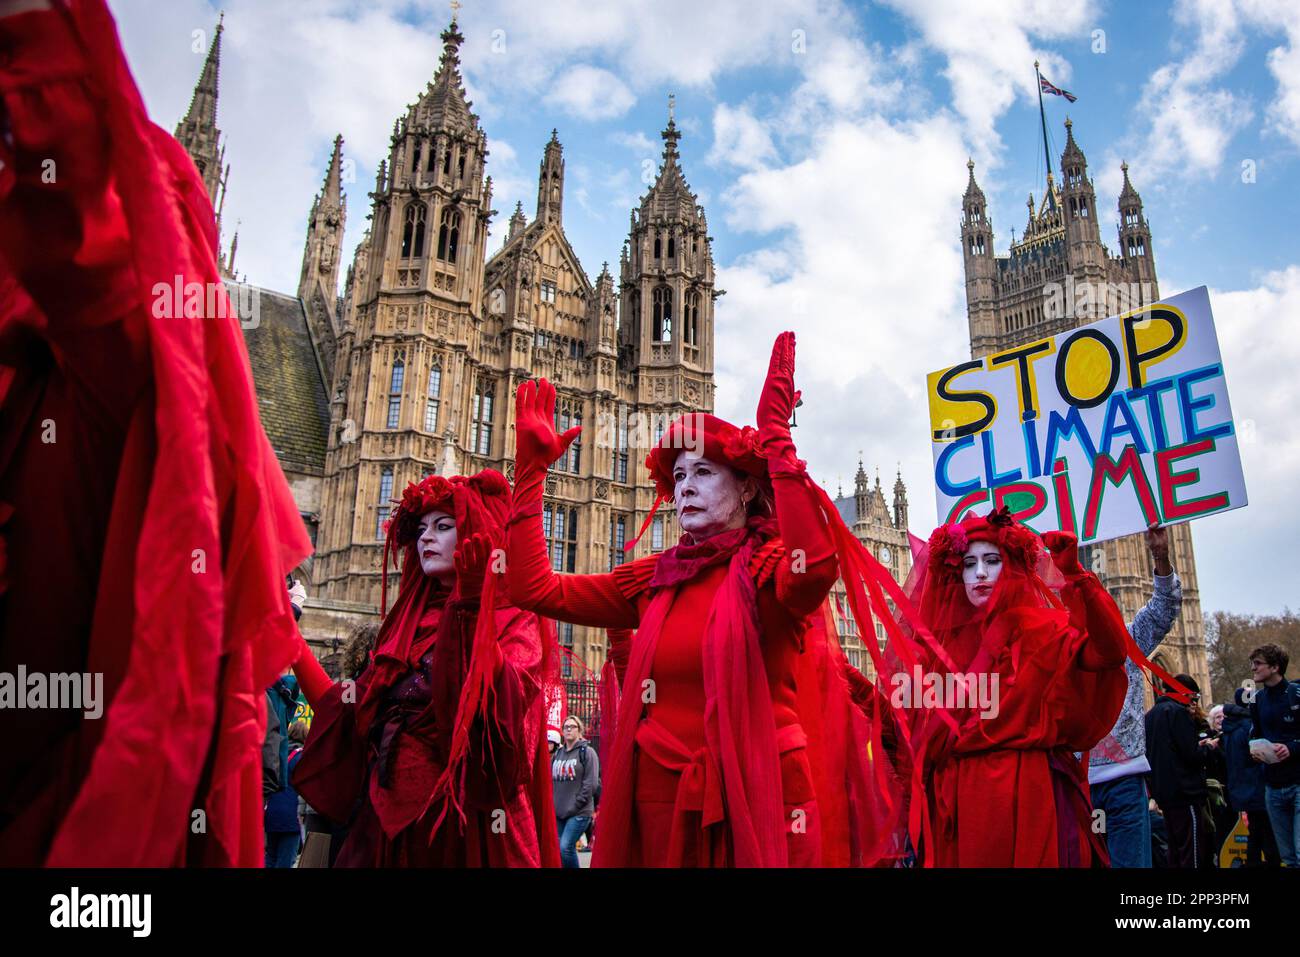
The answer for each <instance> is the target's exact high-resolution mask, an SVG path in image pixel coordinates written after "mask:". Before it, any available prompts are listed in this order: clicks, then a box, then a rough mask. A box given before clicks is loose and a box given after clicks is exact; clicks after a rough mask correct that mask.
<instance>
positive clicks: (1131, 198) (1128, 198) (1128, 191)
mask: <svg viewBox="0 0 1300 957" xmlns="http://www.w3.org/2000/svg"><path fill="white" fill-rule="evenodd" d="M1119 168H1120V170H1121V171H1122V172H1123V174H1124V187H1123V188H1122V189H1121V190H1120V191H1119V204H1120V206H1127V205H1138V206H1141V205H1142V197H1141V196H1139V195H1138V191H1137V190H1136V189H1134V188H1133V184H1132V183H1131V182H1129V178H1128V161H1127V160H1125V161H1124V162H1122V163H1120V164H1119Z"/></svg>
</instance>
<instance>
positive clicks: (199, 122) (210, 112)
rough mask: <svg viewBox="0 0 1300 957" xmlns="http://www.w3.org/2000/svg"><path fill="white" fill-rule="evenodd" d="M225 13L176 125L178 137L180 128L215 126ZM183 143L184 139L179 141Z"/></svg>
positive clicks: (207, 127) (218, 24) (219, 20)
mask: <svg viewBox="0 0 1300 957" xmlns="http://www.w3.org/2000/svg"><path fill="white" fill-rule="evenodd" d="M225 19H226V15H225V14H224V13H222V14H221V16H220V18H219V19H218V20H217V29H216V32H215V33H214V34H213V37H212V45H211V46H209V47H208V56H207V59H206V60H204V61H203V72H202V73H200V74H199V82H198V83H197V84H196V85H195V87H194V95H193V96H191V97H190V108H189V110H188V111H187V112H186V113H185V119H183V120H181V121H180V123H179V124H177V126H176V137H177V139H180V137H181V131H182V129H185V130H195V129H208V130H215V129H216V126H217V81H218V74H219V72H220V69H221V34H222V32H223V31H224V30H225ZM181 142H182V143H184V140H182V141H181Z"/></svg>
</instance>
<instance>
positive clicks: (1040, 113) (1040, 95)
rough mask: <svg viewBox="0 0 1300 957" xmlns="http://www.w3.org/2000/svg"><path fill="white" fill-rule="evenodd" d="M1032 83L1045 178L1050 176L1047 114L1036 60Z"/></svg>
mask: <svg viewBox="0 0 1300 957" xmlns="http://www.w3.org/2000/svg"><path fill="white" fill-rule="evenodd" d="M1034 79H1035V80H1036V81H1037V82H1036V83H1035V84H1034V85H1035V86H1037V87H1038V119H1039V120H1040V121H1041V122H1042V124H1043V159H1045V160H1046V161H1047V178H1048V179H1049V180H1050V179H1051V178H1052V154H1051V153H1049V152H1048V151H1047V114H1046V113H1045V112H1044V111H1043V77H1042V74H1040V73H1039V72H1038V61H1037V60H1035V61H1034Z"/></svg>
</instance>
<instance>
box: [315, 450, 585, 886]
mask: <svg viewBox="0 0 1300 957" xmlns="http://www.w3.org/2000/svg"><path fill="white" fill-rule="evenodd" d="M434 510H439V511H443V512H446V513H447V514H449V515H451V516H452V517H453V518H454V519H455V521H456V528H457V535H458V538H460V539H467V538H469V537H470V536H473V535H485V536H487V537H488V538H489V539H490V541H491V542H492V543H493V545H494V546H496V545H498V544H499V543H500V542H501V539H502V536H503V522H504V519H505V516H507V515H508V514H509V511H510V490H509V485H508V484H507V483H506V481H505V478H504V477H503V476H502V475H501V474H500V473H498V472H495V471H492V470H490V469H489V470H484V471H483V472H480V473H478V474H477V475H474V476H470V477H464V476H453V477H451V478H450V479H447V478H443V477H441V476H429V477H427V478H426V479H424V480H423V481H422V482H420V483H418V484H416V483H412V484H411V485H409V486H408V487H407V489H406V490H405V492H404V493H403V497H402V500H401V502H400V503H399V505H398V507H397V509H396V510H395V511H394V513H393V518H392V520H391V521H390V523H389V525H388V528H387V534H386V546H385V556H388V555H394V556H397V555H400V556H401V557H402V578H401V585H400V587H399V590H398V595H397V599H396V600H395V601H394V603H393V607H392V608H391V609H390V610H389V612H388V614H387V615H386V616H385V619H384V623H383V625H382V626H381V629H380V634H379V637H378V640H377V647H376V651H375V654H374V658H373V661H372V664H371V666H370V667H369V668H368V669H367V670H366V672H365V673H364V674H363V675H362V678H361V680H360V681H359V682H358V688H357V691H358V693H359V697H358V705H357V707H356V708H355V709H347V708H344V707H342V706H341V703H340V701H339V700H338V699H339V696H338V695H337V694H331V695H329V696H327V698H326V700H325V701H324V702H323V703H322V706H321V707H320V708H319V709H318V715H317V722H319V724H320V727H319V733H318V728H317V726H316V724H315V723H314V724H313V728H312V736H311V738H310V739H309V740H308V742H307V747H306V749H305V750H304V754H303V758H302V760H301V762H300V763H299V766H298V771H297V773H296V774H295V784H296V785H297V786H298V788H299V790H300V792H302V793H303V795H304V796H305V797H306V798H307V799H308V800H309V801H311V803H312V805H313V806H314V807H316V809H317V810H318V811H320V812H321V813H323V814H325V815H326V816H327V817H329V818H331V819H333V820H335V821H338V822H340V823H342V822H346V821H348V820H349V818H350V817H352V815H353V813H354V805H355V802H356V801H357V796H358V795H359V794H361V793H362V791H363V789H364V790H365V794H366V795H367V796H368V801H363V802H362V807H361V810H360V812H358V813H359V817H358V821H359V822H360V824H359V825H354V832H356V831H358V830H366V829H368V830H369V831H370V832H373V833H374V835H375V837H374V839H373V841H372V842H370V843H367V842H366V841H365V840H357V839H356V838H355V837H350V838H349V841H350V844H349V846H348V854H347V857H346V859H345V858H342V857H341V858H340V861H341V862H342V863H347V864H352V863H358V864H392V865H397V866H420V865H424V866H480V865H482V866H527V865H530V864H531V865H532V866H536V865H537V864H540V865H541V866H544V867H558V866H559V863H560V860H559V841H558V835H557V834H556V829H555V814H554V807H553V801H552V786H551V778H550V760H549V753H548V751H547V748H546V730H545V726H546V704H547V701H548V700H550V698H551V696H552V695H553V693H554V688H555V685H556V684H558V680H559V669H558V662H557V659H556V654H555V648H556V640H555V634H554V626H553V625H552V624H551V623H550V622H549V621H548V620H546V619H545V618H542V617H540V616H538V615H534V614H531V613H528V612H523V611H520V610H519V609H515V608H512V607H510V606H509V605H508V604H507V603H506V602H504V601H501V600H500V598H499V591H498V579H499V576H498V575H497V574H494V573H493V568H492V562H493V561H494V560H495V558H496V556H495V555H494V556H493V557H492V558H490V559H489V566H488V568H487V570H486V572H485V575H484V580H483V583H482V592H481V594H480V595H479V596H478V599H477V601H476V602H472V603H471V604H470V605H467V604H466V603H465V602H464V601H462V600H461V599H460V598H459V594H460V591H461V588H462V586H463V585H464V583H460V582H458V584H457V588H456V589H455V590H453V591H452V592H451V593H450V594H448V593H447V591H446V590H445V589H444V588H443V587H442V586H441V585H440V584H439V582H438V579H435V578H431V577H429V576H427V575H425V574H424V573H423V570H422V569H421V567H420V562H419V557H418V554H417V550H416V546H415V543H416V539H417V538H418V523H419V520H420V518H421V517H422V516H424V515H426V514H427V513H429V512H430V511H434ZM387 572H388V563H387V560H386V561H385V564H384V575H385V579H386V578H387ZM385 590H386V589H385ZM471 605H472V607H471ZM471 619H472V621H473V626H472V631H469V630H468V629H469V625H468V622H469V621H470V620H471ZM431 649H432V650H431ZM430 650H431V653H432V656H433V657H432V662H431V667H430V672H431V674H430V684H431V695H430V704H429V706H428V708H427V709H425V711H424V712H423V713H422V714H420V715H418V716H415V717H413V718H412V719H410V721H409V722H408V724H407V725H406V726H405V727H406V733H408V734H413V735H415V737H416V741H417V743H416V744H415V745H414V746H412V747H406V748H398V749H397V753H398V754H399V756H401V757H400V760H399V764H398V767H397V768H396V769H395V770H394V772H393V775H394V780H393V782H392V783H391V786H389V785H388V784H384V783H383V782H380V781H379V780H378V778H377V774H378V772H377V771H376V769H375V767H374V766H373V765H372V764H371V763H370V762H369V761H368V751H367V748H368V742H370V741H371V739H372V738H373V737H374V736H375V735H374V732H375V730H376V723H377V721H379V720H380V717H381V715H383V714H385V708H387V707H389V706H390V704H391V692H392V691H393V689H394V688H395V687H396V686H398V685H399V684H400V683H402V682H403V681H404V680H407V679H408V678H409V676H410V675H412V673H413V672H415V671H418V670H419V669H420V667H421V658H422V656H424V655H425V654H426V652H430ZM313 704H315V703H314V702H313ZM386 727H387V726H386ZM385 733H387V732H385ZM393 747H396V746H395V745H394V746H393ZM399 777H400V778H403V779H404V780H398V779H397V778H399ZM484 808H487V809H489V810H492V809H499V810H501V811H503V812H504V814H505V819H504V821H503V822H502V823H504V825H505V829H504V833H502V832H500V831H494V830H492V826H493V824H494V823H495V822H494V820H493V819H492V818H491V815H490V814H488V813H486V812H483V809H484ZM471 809H472V810H471ZM374 817H377V818H378V822H373V821H372V819H373V818H374ZM376 823H377V824H378V825H382V831H383V837H382V838H381V837H380V836H379V827H378V826H376ZM494 838H495V839H494ZM416 843H418V844H419V845H421V846H415V844H416ZM353 844H355V845H356V846H355V848H354V847H353V846H352V845H353ZM426 844H427V845H428V846H427V847H426V846H423V845H426Z"/></svg>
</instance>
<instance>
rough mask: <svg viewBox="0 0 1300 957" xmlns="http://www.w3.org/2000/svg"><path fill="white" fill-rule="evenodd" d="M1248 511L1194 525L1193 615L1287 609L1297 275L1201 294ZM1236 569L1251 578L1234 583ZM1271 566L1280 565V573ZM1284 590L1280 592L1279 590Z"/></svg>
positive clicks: (1299, 439)
mask: <svg viewBox="0 0 1300 957" xmlns="http://www.w3.org/2000/svg"><path fill="white" fill-rule="evenodd" d="M1210 304H1211V306H1212V308H1213V309H1214V318H1215V327H1216V329H1217V330H1218V333H1219V347H1220V349H1221V351H1222V353H1223V364H1224V370H1225V373H1226V375H1227V380H1228V389H1229V396H1230V398H1231V400H1232V414H1233V419H1234V420H1235V421H1236V423H1237V434H1238V441H1239V444H1240V448H1241V456H1242V468H1243V470H1244V471H1245V474H1246V491H1247V494H1248V495H1249V497H1250V504H1249V505H1248V506H1247V507H1245V508H1242V509H1237V510H1236V511H1232V512H1226V513H1224V514H1223V515H1220V516H1214V517H1211V518H1206V519H1202V520H1200V521H1197V522H1194V523H1193V526H1192V529H1193V531H1192V535H1193V538H1194V540H1195V543H1196V565H1197V572H1198V575H1199V579H1200V588H1201V596H1202V607H1204V608H1205V609H1207V611H1208V610H1213V609H1226V610H1231V611H1252V612H1254V611H1266V612H1273V611H1280V610H1281V608H1282V605H1283V604H1287V603H1289V604H1290V605H1291V606H1292V607H1295V602H1296V593H1295V587H1294V586H1295V572H1294V568H1293V567H1291V565H1290V555H1291V553H1292V552H1293V551H1294V548H1295V542H1296V541H1297V539H1298V538H1300V509H1297V508H1296V505H1295V495H1294V492H1293V489H1294V487H1295V476H1296V474H1297V473H1300V435H1297V433H1296V431H1295V429H1294V428H1293V423H1294V421H1295V410H1296V409H1297V408H1300V385H1298V384H1297V381H1298V380H1297V377H1296V369H1297V368H1300V341H1298V340H1297V339H1296V338H1295V336H1293V335H1287V334H1286V332H1285V331H1286V330H1294V329H1298V328H1300V265H1292V266H1289V267H1288V268H1286V269H1283V270H1278V271H1276V272H1271V273H1268V274H1267V275H1265V276H1263V277H1262V279H1261V280H1260V283H1259V285H1258V286H1256V287H1255V288H1253V289H1243V290H1238V291H1228V292H1223V291H1217V290H1211V291H1210ZM1243 560H1245V561H1247V562H1248V563H1250V566H1251V567H1252V568H1253V569H1254V571H1252V572H1248V573H1245V574H1243V573H1242V572H1241V571H1240V564H1241V562H1242V561H1243ZM1279 563H1280V564H1279ZM1287 583H1289V587H1288V584H1287Z"/></svg>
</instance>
